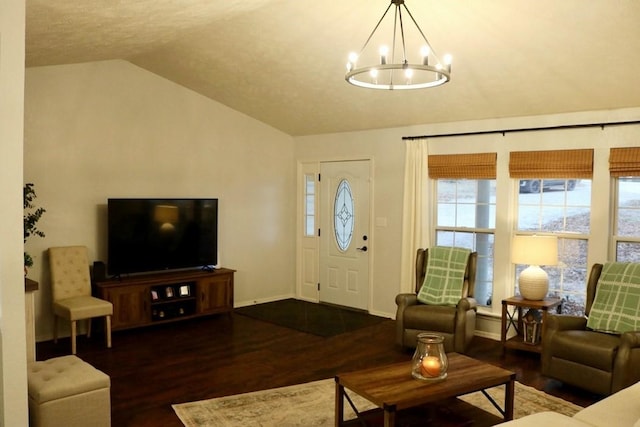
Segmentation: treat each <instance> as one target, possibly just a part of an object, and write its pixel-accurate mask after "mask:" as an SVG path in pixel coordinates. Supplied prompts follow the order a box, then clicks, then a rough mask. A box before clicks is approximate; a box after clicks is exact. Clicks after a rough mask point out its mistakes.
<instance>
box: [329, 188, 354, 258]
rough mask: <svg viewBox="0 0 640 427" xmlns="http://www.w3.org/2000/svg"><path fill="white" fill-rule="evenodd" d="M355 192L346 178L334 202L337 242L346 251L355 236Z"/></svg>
mask: <svg viewBox="0 0 640 427" xmlns="http://www.w3.org/2000/svg"><path fill="white" fill-rule="evenodd" d="M353 206H354V203H353V194H352V193H351V186H350V185H349V182H348V181H347V180H346V179H343V180H342V181H340V184H338V188H337V190H336V199H335V204H334V208H333V209H334V215H333V229H334V232H335V236H336V243H337V244H338V248H340V250H341V251H343V252H344V251H346V250H347V249H348V248H349V245H350V244H351V239H352V237H353V225H354V216H353Z"/></svg>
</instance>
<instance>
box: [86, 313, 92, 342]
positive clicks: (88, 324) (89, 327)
mask: <svg viewBox="0 0 640 427" xmlns="http://www.w3.org/2000/svg"><path fill="white" fill-rule="evenodd" d="M91 320H92V319H91V317H90V318H88V319H87V338H91V323H93V322H91Z"/></svg>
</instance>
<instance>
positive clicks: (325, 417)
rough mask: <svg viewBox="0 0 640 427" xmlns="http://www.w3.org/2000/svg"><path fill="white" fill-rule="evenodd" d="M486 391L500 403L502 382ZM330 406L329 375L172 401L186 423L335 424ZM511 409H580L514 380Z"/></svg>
mask: <svg viewBox="0 0 640 427" xmlns="http://www.w3.org/2000/svg"><path fill="white" fill-rule="evenodd" d="M347 392H348V391H347ZM488 392H489V394H490V395H491V396H492V397H493V398H494V399H495V400H496V402H498V403H499V404H502V403H503V402H504V386H501V387H494V388H492V389H489V390H488ZM349 395H350V397H351V398H352V400H353V402H354V404H355V405H356V407H357V408H358V410H359V411H363V410H366V409H371V408H373V405H372V404H371V403H370V402H368V401H366V400H365V399H363V398H361V397H360V396H358V395H355V394H354V393H349ZM461 399H462V400H464V401H465V402H468V403H470V404H472V405H474V406H477V407H479V408H482V409H484V410H485V411H488V412H491V413H493V414H495V415H499V412H498V411H497V410H496V409H495V408H494V407H493V405H491V403H490V402H489V400H488V399H487V398H486V397H485V396H484V395H482V394H481V393H480V392H477V393H472V394H469V395H467V396H463V397H462V398H461ZM334 408H335V381H334V380H333V379H326V380H320V381H314V382H310V383H305V384H298V385H294V386H289V387H282V388H275V389H270V390H263V391H257V392H252V393H245V394H239V395H234V396H227V397H220V398H216V399H209V400H201V401H198V402H190V403H181V404H176V405H173V409H174V410H175V412H176V414H177V415H178V418H180V420H181V421H182V423H183V424H184V425H185V426H186V427H201V426H217V427H236V426H252V427H253V426H255V427H309V426H333V425H334ZM514 408H515V409H514V417H515V418H521V417H524V416H525V415H529V414H532V413H535V412H541V411H556V412H559V413H562V414H565V415H568V416H572V415H573V414H575V413H576V412H578V411H579V410H580V409H582V408H581V407H580V406H577V405H574V404H573V403H571V402H567V401H565V400H562V399H560V398H557V397H555V396H551V395H549V394H546V393H543V392H541V391H538V390H536V389H534V388H532V387H528V386H525V385H523V384H520V383H518V382H516V389H515V399H514ZM351 418H355V414H354V412H353V411H352V410H351V408H350V406H349V405H348V404H347V403H346V402H345V419H351Z"/></svg>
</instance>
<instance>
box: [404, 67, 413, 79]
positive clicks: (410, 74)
mask: <svg viewBox="0 0 640 427" xmlns="http://www.w3.org/2000/svg"><path fill="white" fill-rule="evenodd" d="M404 76H405V77H406V78H407V79H411V77H413V70H412V69H411V68H407V69H406V70H404Z"/></svg>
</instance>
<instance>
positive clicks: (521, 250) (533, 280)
mask: <svg viewBox="0 0 640 427" xmlns="http://www.w3.org/2000/svg"><path fill="white" fill-rule="evenodd" d="M511 262H513V263H514V264H529V267H527V268H526V269H525V270H524V271H523V272H522V273H520V277H519V278H518V288H519V289H520V294H521V295H522V297H523V298H525V299H528V300H534V301H535V300H542V299H544V297H546V296H547V292H548V291H549V276H548V275H547V273H546V272H545V271H544V270H543V269H541V268H540V267H539V266H540V265H556V264H557V263H558V238H557V237H555V236H514V238H513V246H512V250H511Z"/></svg>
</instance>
